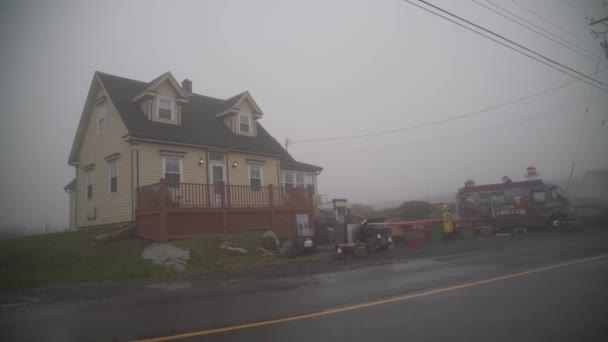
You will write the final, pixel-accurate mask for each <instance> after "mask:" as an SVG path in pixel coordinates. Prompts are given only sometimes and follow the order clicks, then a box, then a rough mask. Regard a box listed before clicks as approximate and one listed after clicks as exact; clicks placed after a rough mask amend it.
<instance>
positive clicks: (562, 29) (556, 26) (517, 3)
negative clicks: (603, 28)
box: [511, 0, 601, 51]
mask: <svg viewBox="0 0 608 342" xmlns="http://www.w3.org/2000/svg"><path fill="white" fill-rule="evenodd" d="M511 1H513V3H514V4H516V5H517V6H519V7H521V8H523V9H524V10H525V11H528V12H529V13H532V14H533V15H535V16H536V17H538V18H540V19H541V20H542V21H544V22H546V23H547V24H549V25H551V26H553V27H555V28H557V29H558V30H560V31H562V32H564V33H566V34H567V35H569V36H570V37H572V38H574V39H576V40H578V41H579V42H581V43H583V44H585V45H587V46H590V47H592V48H594V49H596V50H598V51H601V50H600V49H599V48H598V47H596V46H594V45H592V44H590V43H588V42H586V41H585V40H583V39H581V38H579V37H578V36H577V35H576V34H574V33H572V32H570V31H568V30H566V29H564V28H562V27H561V26H559V25H556V24H554V23H552V22H551V21H549V20H548V19H547V18H545V17H543V16H542V15H540V14H539V13H537V12H536V11H534V10H532V9H531V8H530V7H527V6H524V5H522V4H520V3H519V2H517V1H515V0H511Z"/></svg>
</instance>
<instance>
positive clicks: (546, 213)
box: [456, 180, 581, 230]
mask: <svg viewBox="0 0 608 342" xmlns="http://www.w3.org/2000/svg"><path fill="white" fill-rule="evenodd" d="M456 200H457V208H458V215H460V216H462V217H471V216H473V217H479V218H480V221H481V222H484V223H487V224H490V225H492V226H494V227H495V228H498V229H511V228H519V227H523V228H538V227H545V228H547V229H549V230H557V229H563V228H568V227H574V228H580V227H581V225H580V222H579V221H578V217H577V215H576V210H575V209H574V207H573V206H572V204H571V202H570V200H569V199H568V197H567V196H566V193H565V191H564V190H563V189H562V188H560V187H559V186H557V185H555V184H550V183H544V182H543V181H542V180H532V181H523V182H508V183H499V184H485V185H471V186H465V187H464V188H461V189H458V194H457V196H456Z"/></svg>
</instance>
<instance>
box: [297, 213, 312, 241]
mask: <svg viewBox="0 0 608 342" xmlns="http://www.w3.org/2000/svg"><path fill="white" fill-rule="evenodd" d="M296 224H297V226H298V236H303V237H312V236H313V235H314V234H313V231H312V229H311V228H310V226H309V225H308V214H296Z"/></svg>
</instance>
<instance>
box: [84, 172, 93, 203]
mask: <svg viewBox="0 0 608 342" xmlns="http://www.w3.org/2000/svg"><path fill="white" fill-rule="evenodd" d="M89 175H91V177H90V178H91V182H90V183H89ZM94 184H95V181H94V179H93V170H92V169H91V170H86V171H84V197H85V198H86V200H87V201H91V200H92V199H93V190H95V189H93V187H94ZM89 185H90V186H91V197H90V198H89Z"/></svg>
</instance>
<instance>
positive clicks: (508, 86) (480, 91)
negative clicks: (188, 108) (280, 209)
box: [0, 0, 608, 225]
mask: <svg viewBox="0 0 608 342" xmlns="http://www.w3.org/2000/svg"><path fill="white" fill-rule="evenodd" d="M518 1H520V2H522V3H524V4H525V5H526V6H528V7H530V8H532V9H534V10H535V11H538V12H540V13H543V15H544V16H546V18H547V19H549V20H551V21H552V22H554V23H556V24H558V25H559V26H560V27H562V28H564V29H566V30H568V31H570V32H571V33H573V34H575V35H576V36H577V37H579V38H580V39H582V40H584V41H585V42H586V43H587V44H591V45H592V46H593V47H595V48H596V49H597V48H599V47H600V46H599V40H597V41H594V40H593V38H592V37H591V35H590V34H589V27H588V25H587V22H586V20H585V17H584V15H583V14H582V13H587V14H588V15H592V16H593V17H594V18H596V19H597V18H599V17H602V16H605V15H606V14H607V13H608V11H607V9H606V7H604V6H603V5H602V2H601V1H573V0H570V2H568V3H566V2H565V1H557V0H556V1H549V0H543V1H527V0H518ZM495 2H496V3H498V4H500V5H501V6H503V7H506V8H508V9H510V10H512V11H514V12H516V13H518V14H519V15H521V16H523V17H525V18H527V19H528V20H531V21H534V22H535V23H537V24H538V25H541V26H542V27H544V28H546V29H548V30H550V31H551V32H553V33H555V34H557V35H559V36H561V37H563V38H565V39H568V40H569V41H572V42H574V43H575V44H577V45H581V46H583V47H585V48H588V49H591V48H592V47H590V46H587V45H583V43H581V42H579V41H576V40H575V39H574V38H573V37H571V36H569V35H568V34H566V33H564V32H561V31H559V30H558V29H557V28H555V27H552V26H551V25H549V24H547V23H545V22H542V21H540V20H539V19H538V18H536V17H534V16H533V15H531V14H530V13H529V12H526V11H524V10H523V9H522V8H521V7H518V6H517V5H515V4H514V3H513V2H511V1H508V0H496V1H495ZM433 3H435V4H437V5H439V6H441V7H444V8H446V9H449V10H451V11H453V12H455V13H457V14H459V15H462V16H464V17H466V18H468V19H470V20H472V21H474V22H476V23H478V24H480V25H484V26H486V27H488V28H490V29H492V30H494V31H496V32H498V33H500V34H503V35H505V36H507V37H509V38H510V39H513V40H515V41H517V42H519V43H521V44H523V45H525V46H527V47H530V48H532V49H534V50H536V51H538V52H541V53H543V54H545V55H547V56H549V57H551V58H554V59H556V60H558V61H559V62H561V63H564V64H566V65H568V66H569V67H572V68H574V69H577V70H579V71H581V72H583V73H586V74H591V73H592V72H594V70H595V68H596V62H594V61H592V60H590V59H587V58H585V57H583V56H581V55H580V54H577V53H574V52H572V51H570V50H568V49H566V48H564V47H562V46H560V45H557V44H555V43H553V42H551V41H549V40H547V39H546V38H543V37H541V36H538V35H537V34H535V33H533V32H531V31H528V30H526V29H525V28H523V27H521V26H518V25H516V24H514V23H511V22H509V21H507V20H506V19H504V18H502V17H499V16H497V15H496V14H494V13H491V12H489V11H488V10H486V9H484V8H482V7H480V6H478V5H476V4H475V3H473V2H470V1H459V2H453V1H446V0H435V1H433ZM568 4H569V5H571V6H568ZM573 7H574V8H576V10H574V9H573ZM0 47H1V50H0V51H1V55H0V56H1V63H0V68H1V69H0V75H1V79H2V81H1V82H0V86H1V91H0V104H1V107H0V108H1V110H0V113H1V115H2V119H3V120H2V125H1V126H0V127H1V132H0V133H1V135H0V136H1V139H2V140H1V144H0V146H1V149H2V150H1V151H2V152H1V156H2V162H1V163H0V165H1V166H0V167H1V168H2V176H3V177H1V183H0V186H1V189H2V194H1V203H2V204H1V207H0V224H12V223H19V224H26V225H38V224H41V223H43V222H52V223H55V224H67V223H68V195H67V194H66V193H64V191H63V186H64V185H65V184H67V183H68V182H69V181H70V180H71V179H73V177H74V170H73V168H72V167H69V166H68V165H67V159H68V154H69V151H70V148H71V144H72V142H73V139H74V135H75V131H76V127H77V125H78V121H79V118H80V116H81V113H82V110H83V106H84V102H85V97H86V95H87V91H88V87H89V85H90V82H91V79H92V77H93V73H94V72H95V71H96V70H98V71H103V72H106V73H110V74H115V75H119V76H123V77H128V78H133V79H138V80H141V81H146V82H147V81H150V80H152V79H153V78H155V77H157V76H159V75H160V74H162V73H164V72H166V71H171V72H172V73H173V74H174V75H175V77H176V78H177V79H178V80H180V81H181V80H182V79H184V78H189V79H190V80H192V81H193V90H194V92H196V93H199V94H204V95H208V96H213V97H218V98H228V97H231V96H233V95H235V94H237V93H239V92H242V91H244V90H249V91H250V93H251V94H252V95H253V97H254V98H255V100H256V102H257V103H258V104H259V106H260V107H261V108H262V109H263V111H264V113H265V116H264V118H263V119H261V124H262V125H263V126H264V127H265V128H266V129H267V130H268V131H269V132H270V133H271V134H272V135H273V136H274V137H275V138H276V139H277V140H278V141H280V142H283V141H284V140H285V139H286V138H289V139H290V140H292V141H297V140H305V139H322V138H331V137H340V136H351V135H357V134H366V133H374V132H379V131H386V130H391V129H397V128H401V127H408V126H412V125H417V124H423V123H426V122H431V121H436V120H441V119H445V118H449V117H452V116H456V115H462V114H466V113H470V112H474V111H478V110H480V109H483V108H486V107H492V106H495V105H498V104H501V103H505V102H508V101H511V100H514V99H517V98H521V97H524V96H526V95H529V94H532V93H536V92H540V91H543V90H545V89H549V88H552V87H556V86H558V85H561V84H564V83H566V82H569V81H571V80H572V78H571V77H569V76H566V75H564V74H562V73H560V72H557V71H555V70H553V69H551V68H549V67H547V66H545V65H543V64H540V63H538V62H536V61H534V60H531V59H530V58H527V57H525V56H522V55H520V54H518V53H516V52H514V51H512V50H509V49H507V48H506V47H504V46H501V45H498V44H496V43H495V42H492V41H490V40H488V39H486V38H483V37H480V36H478V35H475V34H474V33H472V32H470V31H467V30H465V29H463V28H460V27H458V26H456V25H454V24H452V23H450V22H447V21H445V20H442V19H440V18H438V17H436V16H433V15H431V14H429V13H427V12H424V11H422V10H420V9H418V8H416V7H413V6H411V5H409V4H407V3H405V2H403V1H397V0H385V1H372V0H368V1H351V0H348V1H279V0H277V1H259V0H258V1H170V2H168V1H167V2H160V1H73V2H67V1H53V2H51V1H39V2H32V1H14V2H6V1H2V3H1V4H0ZM596 53H597V54H598V55H599V54H600V52H599V51H598V50H596ZM603 63H606V65H604V66H602V65H600V67H599V69H600V70H602V69H604V68H607V67H608V60H607V59H606V58H603ZM607 75H608V71H606V72H605V73H602V74H600V75H599V76H596V77H597V78H598V79H600V80H602V81H603V82H608V76H607ZM590 90H591V87H590V86H589V85H587V84H585V83H582V82H577V83H575V84H572V85H570V86H567V87H564V88H562V89H559V90H556V91H554V92H551V93H548V94H545V95H542V96H538V97H534V98H531V99H529V100H526V101H523V102H519V103H517V104H514V105H509V106H505V107H502V108H500V109H496V110H492V111H489V112H486V113H484V114H480V115H475V116H471V117H469V118H467V119H462V120H456V121H451V122H449V123H446V124H442V125H436V126H431V127H426V128H421V129H416V130H409V131H404V132H399V133H393V134H386V135H379V136H374V137H368V138H362V139H353V140H345V141H334V142H321V143H294V144H293V145H291V146H290V148H289V151H290V153H292V154H293V156H294V157H295V158H296V159H298V160H300V161H303V162H308V163H313V164H317V165H320V166H322V167H323V168H324V171H323V173H322V174H321V175H320V177H319V192H320V193H323V194H328V195H329V196H330V198H331V197H346V198H349V199H350V200H351V202H363V203H366V202H367V203H369V202H379V201H391V200H405V199H413V198H425V197H427V196H429V195H431V196H432V195H436V194H444V193H451V192H454V191H455V190H456V189H457V188H458V187H461V186H462V184H463V182H464V181H465V180H466V179H469V178H473V179H475V180H476V181H477V183H485V182H499V181H500V178H501V177H502V176H503V175H508V176H510V177H511V178H513V179H514V180H518V179H522V178H523V174H524V172H525V168H526V167H527V166H528V165H530V164H533V165H535V166H536V167H537V168H538V170H539V171H540V172H541V176H542V177H543V178H547V179H566V178H567V177H568V174H569V171H570V164H571V162H572V159H573V158H576V163H577V168H576V175H579V176H580V175H581V174H582V173H583V172H584V170H585V169H595V168H607V167H608V153H607V152H606V147H607V146H608V133H607V131H608V129H606V128H604V129H602V131H600V134H599V136H598V138H597V139H596V141H595V143H594V144H593V145H592V146H590V142H591V136H592V135H593V134H595V131H596V130H597V128H598V125H599V123H600V122H601V120H602V118H603V117H604V115H606V112H607V110H608V99H607V98H606V95H608V94H607V93H606V92H604V91H601V90H595V91H593V92H591V91H590ZM602 96H603V97H602ZM590 97H592V102H591V105H590V107H589V112H588V114H587V115H585V106H586V102H587V100H588V99H589V98H590ZM572 105H577V106H576V107H575V108H571V107H567V106H572ZM564 107H566V109H563V108H564ZM547 112H557V113H556V114H555V115H548V116H546V117H543V118H541V119H538V120H535V121H531V122H528V123H525V124H521V125H517V126H513V127H508V128H504V129H500V130H495V131H492V132H487V133H484V134H478V135H473V136H470V137H466V138H458V139H457V140H452V141H449V142H443V143H437V144H423V145H418V146H416V147H408V145H407V144H412V143H417V142H421V141H428V140H430V139H442V138H446V137H452V136H455V137H457V136H460V137H462V136H463V135H466V134H469V133H470V132H471V131H474V130H478V129H482V128H485V127H490V126H494V125H498V124H501V123H506V122H512V121H514V120H518V119H522V120H524V119H527V118H530V117H534V116H536V115H539V114H542V113H547ZM395 145H398V146H395ZM399 145H400V146H399ZM404 145H405V146H404Z"/></svg>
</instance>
